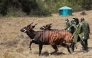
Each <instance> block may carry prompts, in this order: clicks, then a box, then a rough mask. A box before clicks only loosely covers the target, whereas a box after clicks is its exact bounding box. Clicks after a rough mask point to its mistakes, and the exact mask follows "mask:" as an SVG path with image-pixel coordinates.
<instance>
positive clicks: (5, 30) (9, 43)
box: [0, 10, 92, 58]
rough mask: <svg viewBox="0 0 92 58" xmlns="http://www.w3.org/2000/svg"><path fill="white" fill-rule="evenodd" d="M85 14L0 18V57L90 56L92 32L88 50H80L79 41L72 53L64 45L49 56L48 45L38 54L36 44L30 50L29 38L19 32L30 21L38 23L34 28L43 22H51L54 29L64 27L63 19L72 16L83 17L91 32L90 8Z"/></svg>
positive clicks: (91, 52) (53, 57) (81, 57)
mask: <svg viewBox="0 0 92 58" xmlns="http://www.w3.org/2000/svg"><path fill="white" fill-rule="evenodd" d="M85 12H86V14H87V15H80V12H77V13H73V16H68V17H62V16H59V15H58V14H53V16H52V17H9V18H0V58H61V57H62V58H92V55H91V54H92V39H91V38H92V34H90V39H89V40H88V43H89V52H88V53H83V52H81V51H80V50H81V45H80V43H78V44H77V46H78V49H75V52H74V53H73V54H69V53H68V51H67V49H66V48H64V47H59V51H58V52H57V53H56V54H54V55H51V56H48V55H49V53H50V52H52V51H53V49H52V47H51V46H50V45H48V46H44V47H43V50H42V55H43V56H38V51H39V49H38V45H36V44H33V45H32V51H30V49H29V48H28V46H29V42H30V38H29V37H28V36H27V35H26V34H25V33H21V32H20V29H21V28H22V27H24V26H26V25H28V24H30V23H31V22H34V23H38V25H37V26H36V28H35V30H39V28H40V27H41V26H43V25H45V24H48V23H52V24H53V27H52V28H55V29H62V28H64V27H65V22H64V20H65V19H66V18H69V19H70V20H71V19H72V18H73V17H77V18H79V19H80V18H81V17H84V18H85V20H86V21H87V22H88V23H89V25H90V30H91V33H92V23H91V21H92V16H91V15H92V10H91V11H85Z"/></svg>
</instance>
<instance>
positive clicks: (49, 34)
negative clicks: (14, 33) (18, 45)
mask: <svg viewBox="0 0 92 58" xmlns="http://www.w3.org/2000/svg"><path fill="white" fill-rule="evenodd" d="M34 27H35V25H32V24H29V25H27V26H26V27H24V28H22V29H21V30H20V31H21V32H25V33H26V34H27V35H28V36H29V37H30V38H31V39H32V41H31V42H30V46H31V44H32V43H36V44H38V45H39V55H40V54H41V50H42V47H43V45H51V46H52V47H53V48H54V49H55V51H54V52H52V53H51V54H53V53H55V52H57V51H58V48H57V45H62V46H65V47H67V49H68V52H69V53H71V51H70V49H69V45H67V44H66V43H63V42H64V38H65V37H63V36H62V35H61V34H60V33H58V32H56V31H49V30H46V31H34V30H33V28H34Z"/></svg>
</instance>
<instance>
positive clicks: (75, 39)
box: [71, 18, 79, 52]
mask: <svg viewBox="0 0 92 58" xmlns="http://www.w3.org/2000/svg"><path fill="white" fill-rule="evenodd" d="M72 30H74V31H73V42H72V45H71V48H72V51H73V52H74V45H75V44H76V43H77V42H78V41H79V36H78V34H79V20H78V18H75V19H74V24H72Z"/></svg>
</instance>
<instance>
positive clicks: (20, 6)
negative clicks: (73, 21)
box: [0, 0, 92, 17]
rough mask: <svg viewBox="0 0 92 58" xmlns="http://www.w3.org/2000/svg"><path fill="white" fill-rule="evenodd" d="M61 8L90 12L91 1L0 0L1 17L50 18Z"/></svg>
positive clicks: (91, 7)
mask: <svg viewBox="0 0 92 58" xmlns="http://www.w3.org/2000/svg"><path fill="white" fill-rule="evenodd" d="M62 6H69V7H71V8H73V12H75V11H83V10H91V9H92V0H0V15H1V16H19V17H20V16H38V15H39V16H50V15H51V14H52V13H58V9H59V8H60V7H62Z"/></svg>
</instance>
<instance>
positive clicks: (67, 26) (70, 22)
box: [65, 19, 74, 33]
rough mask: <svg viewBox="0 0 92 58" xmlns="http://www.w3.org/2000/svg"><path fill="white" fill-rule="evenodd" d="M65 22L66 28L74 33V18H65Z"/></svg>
mask: <svg viewBox="0 0 92 58" xmlns="http://www.w3.org/2000/svg"><path fill="white" fill-rule="evenodd" d="M65 22H66V28H65V30H67V31H69V32H71V33H73V30H72V24H73V23H74V19H73V20H71V21H69V20H68V19H65Z"/></svg>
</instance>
